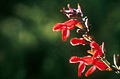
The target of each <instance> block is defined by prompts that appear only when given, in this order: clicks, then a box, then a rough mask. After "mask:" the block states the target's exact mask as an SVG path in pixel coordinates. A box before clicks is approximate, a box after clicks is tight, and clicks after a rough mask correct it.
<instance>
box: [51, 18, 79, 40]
mask: <svg viewBox="0 0 120 79" xmlns="http://www.w3.org/2000/svg"><path fill="white" fill-rule="evenodd" d="M78 23H80V20H77V19H74V20H68V21H66V22H65V23H57V24H56V25H55V26H54V27H53V31H60V30H61V31H62V40H63V41H66V39H67V38H68V37H69V35H70V30H72V29H74V27H75V25H76V24H78Z"/></svg>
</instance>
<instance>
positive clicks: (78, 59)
mask: <svg viewBox="0 0 120 79" xmlns="http://www.w3.org/2000/svg"><path fill="white" fill-rule="evenodd" d="M80 61H83V60H82V59H81V58H80V57H77V56H72V57H71V58H70V60H69V62H70V63H77V62H80Z"/></svg>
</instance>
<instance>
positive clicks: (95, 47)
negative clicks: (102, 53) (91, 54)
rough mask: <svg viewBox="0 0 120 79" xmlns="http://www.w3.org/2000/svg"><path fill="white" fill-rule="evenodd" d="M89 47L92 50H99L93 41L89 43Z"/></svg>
mask: <svg viewBox="0 0 120 79" xmlns="http://www.w3.org/2000/svg"><path fill="white" fill-rule="evenodd" d="M90 47H91V48H94V49H98V48H99V45H98V44H97V43H96V42H95V41H92V42H91V43H90Z"/></svg>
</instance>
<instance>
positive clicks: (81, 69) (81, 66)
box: [78, 62, 85, 77]
mask: <svg viewBox="0 0 120 79" xmlns="http://www.w3.org/2000/svg"><path fill="white" fill-rule="evenodd" d="M84 70H85V63H84V62H80V64H79V66H78V76H79V77H80V76H81V73H83V72H84Z"/></svg>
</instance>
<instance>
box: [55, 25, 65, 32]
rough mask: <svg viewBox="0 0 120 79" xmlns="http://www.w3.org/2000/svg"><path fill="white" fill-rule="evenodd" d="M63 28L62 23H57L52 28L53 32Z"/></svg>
mask: <svg viewBox="0 0 120 79" xmlns="http://www.w3.org/2000/svg"><path fill="white" fill-rule="evenodd" d="M63 26H65V24H63V23H57V24H55V26H54V27H53V31H60V30H62V28H63Z"/></svg>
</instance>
